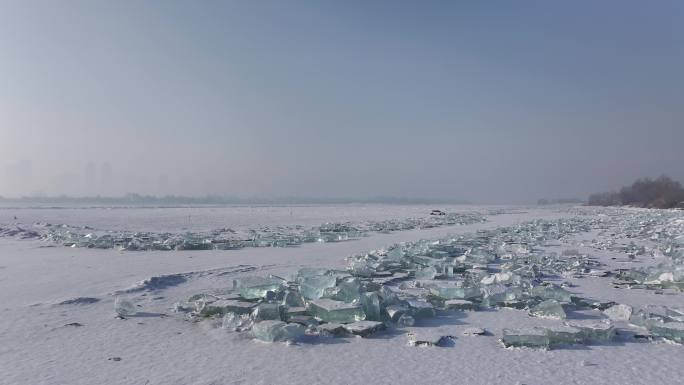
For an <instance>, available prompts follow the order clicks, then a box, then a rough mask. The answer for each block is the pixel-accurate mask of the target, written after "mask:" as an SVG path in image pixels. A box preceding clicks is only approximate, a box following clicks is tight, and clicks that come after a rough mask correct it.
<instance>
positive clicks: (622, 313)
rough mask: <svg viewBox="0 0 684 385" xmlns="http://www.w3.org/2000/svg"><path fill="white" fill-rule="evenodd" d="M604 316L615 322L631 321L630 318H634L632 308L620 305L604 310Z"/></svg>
mask: <svg viewBox="0 0 684 385" xmlns="http://www.w3.org/2000/svg"><path fill="white" fill-rule="evenodd" d="M603 314H605V315H606V316H607V317H608V318H610V319H611V320H613V321H629V318H630V317H631V316H632V307H631V306H629V305H625V304H619V305H615V306H612V307H610V308H608V309H606V310H604V311H603Z"/></svg>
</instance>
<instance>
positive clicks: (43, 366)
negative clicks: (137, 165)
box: [0, 205, 684, 385]
mask: <svg viewBox="0 0 684 385" xmlns="http://www.w3.org/2000/svg"><path fill="white" fill-rule="evenodd" d="M431 208H432V207H428V206H394V205H331V206H325V205H316V206H280V207H256V208H254V207H225V208H184V209H170V208H166V209H161V208H160V209H135V208H127V209H111V210H107V209H102V208H91V209H85V208H84V209H16V208H12V209H0V216H2V217H1V218H0V223H7V222H11V221H13V217H14V216H15V215H16V216H17V217H18V221H20V222H22V223H24V224H30V223H32V222H54V223H65V224H69V225H73V226H90V227H93V228H98V229H105V230H136V231H169V232H172V231H186V230H193V231H203V230H209V229H213V228H217V227H241V226H259V225H270V226H275V225H319V224H321V223H323V222H339V221H362V220H380V219H383V220H384V219H400V218H407V217H415V216H425V215H427V213H428V212H429V210H430V209H431ZM439 208H440V209H446V210H447V211H450V212H455V211H458V210H461V211H473V210H476V211H477V210H479V211H481V212H485V211H488V210H489V209H500V208H501V207H472V206H458V207H456V206H454V207H439ZM507 209H508V211H506V213H504V214H500V215H492V216H488V217H487V222H484V223H476V224H472V225H456V226H449V227H439V228H432V229H422V230H421V229H416V230H410V231H401V232H393V233H390V234H379V233H374V234H370V235H369V236H367V237H363V238H360V239H357V240H351V241H346V242H336V243H314V244H305V245H302V246H300V247H288V248H245V249H240V250H208V251H145V252H135V251H118V250H115V249H108V250H97V249H87V248H67V247H63V246H59V245H54V244H51V243H46V242H43V241H39V240H18V239H13V238H0V300H1V302H0V303H1V305H0V308H1V309H2V316H1V317H0V362H2V365H1V366H0V384H140V385H143V384H179V385H180V384H202V385H210V384H211V385H219V384H320V383H325V384H351V383H375V384H429V383H432V384H492V383H503V384H518V383H520V384H549V383H557V384H588V383H606V384H665V383H667V384H672V383H678V382H679V381H681V379H682V378H684V365H682V363H683V362H684V347H682V346H681V345H678V344H674V343H664V342H659V341H656V342H650V341H644V340H637V339H633V338H632V339H630V338H627V337H624V338H617V339H616V340H614V341H612V342H610V343H605V344H591V345H581V344H580V345H572V346H569V347H563V348H560V349H552V350H548V351H546V350H535V349H528V348H521V349H505V348H503V347H502V346H501V344H500V343H499V338H500V337H501V330H502V329H503V328H515V327H522V326H530V325H545V324H550V323H551V322H553V321H551V320H547V319H540V318H533V317H530V316H529V315H528V313H527V311H524V310H515V309H501V310H497V311H491V310H487V311H476V312H444V313H439V314H438V316H437V317H435V318H432V319H427V320H422V321H420V322H419V323H417V325H416V326H415V327H412V328H408V329H407V330H402V331H390V332H384V333H378V334H376V335H373V336H372V337H370V338H352V337H348V338H334V339H333V338H329V339H319V340H312V341H310V342H308V343H299V344H294V345H291V344H284V343H272V344H269V343H260V342H256V341H254V340H253V339H251V338H249V337H248V333H229V332H227V331H226V330H224V329H222V328H220V327H217V322H218V321H211V320H208V321H202V322H198V323H192V322H188V321H187V320H185V319H184V318H183V317H182V316H180V315H178V314H174V313H172V312H171V308H172V306H173V304H174V303H175V302H178V301H180V300H184V299H186V298H187V297H188V296H189V295H191V294H194V293H199V292H202V291H203V290H207V289H210V288H218V287H227V286H230V283H231V281H232V279H233V278H236V277H240V276H247V275H268V274H275V275H279V276H291V275H292V274H293V273H295V272H296V271H297V270H298V269H299V268H301V267H326V268H339V269H344V268H345V266H346V262H345V258H346V257H348V256H349V255H352V254H356V253H362V252H365V251H369V250H373V249H379V248H383V247H385V246H388V245H392V244H395V243H399V242H407V241H416V240H420V239H433V238H439V237H443V236H446V235H447V234H463V233H472V232H474V231H477V230H481V229H494V228H497V227H502V226H510V225H514V224H517V223H521V222H524V221H528V220H532V219H558V218H569V217H571V216H573V215H575V212H574V211H571V210H567V209H566V208H562V209H561V208H558V207H550V208H521V207H511V208H507ZM683 216H684V215H683ZM594 235H595V234H593V233H583V234H578V235H576V236H575V237H574V240H575V241H577V242H576V244H574V246H573V247H574V248H579V249H580V251H581V252H583V253H587V254H590V255H592V256H594V257H597V258H599V259H600V260H601V261H602V262H604V263H605V264H606V267H605V269H606V270H611V269H618V268H624V267H626V268H631V267H633V266H635V265H640V264H643V265H648V264H652V263H653V260H652V258H651V257H643V258H637V259H636V260H632V261H629V260H628V259H627V258H626V256H625V254H623V253H618V252H615V251H600V250H596V249H594V248H590V247H583V246H579V247H575V246H577V243H581V241H582V240H584V241H585V242H584V243H581V244H588V243H589V242H586V241H590V240H591V238H592V237H593V236H594ZM567 248H570V246H569V245H558V246H550V247H549V250H550V251H551V250H553V249H557V250H554V251H562V250H564V249H567ZM171 274H179V275H178V276H177V277H180V278H179V279H176V280H171V281H169V284H168V285H166V286H164V287H149V286H148V287H142V290H138V291H134V292H130V293H128V294H126V297H127V298H129V299H131V300H132V301H133V302H134V303H135V304H137V305H139V311H140V313H139V314H138V315H136V316H133V317H128V318H126V319H119V318H116V317H115V314H114V305H113V303H114V298H115V296H114V293H115V292H120V291H122V290H126V289H128V288H131V287H133V286H134V285H136V284H137V283H138V282H140V281H142V280H144V279H146V278H149V277H160V276H164V275H171ZM568 281H570V283H571V284H574V285H572V286H570V288H569V290H570V291H572V292H574V293H577V294H580V295H583V296H587V297H592V298H597V299H601V300H612V301H616V302H619V303H628V304H630V305H632V306H639V305H645V304H658V305H665V306H672V307H684V294H682V293H681V292H679V293H678V292H672V291H666V292H664V293H662V294H656V292H655V291H653V290H641V289H625V288H615V287H613V285H612V284H611V282H612V278H569V279H568ZM70 300H72V301H70ZM73 300H75V301H73ZM64 301H66V302H67V303H63V302H64ZM69 302H72V303H69ZM74 302H75V303H74ZM473 326H475V327H480V328H485V329H486V330H488V331H489V332H490V333H489V335H484V336H464V335H463V334H462V331H463V330H464V329H465V328H468V327H473ZM406 331H416V332H419V333H438V334H448V335H454V336H455V337H456V338H455V339H454V342H453V346H449V347H429V348H416V347H411V346H408V345H407V339H406V336H405V332H406Z"/></svg>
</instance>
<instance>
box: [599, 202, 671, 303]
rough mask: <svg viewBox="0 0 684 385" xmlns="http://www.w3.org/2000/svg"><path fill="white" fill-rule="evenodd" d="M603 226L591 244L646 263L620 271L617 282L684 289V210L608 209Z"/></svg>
mask: <svg viewBox="0 0 684 385" xmlns="http://www.w3.org/2000/svg"><path fill="white" fill-rule="evenodd" d="M602 215H603V217H604V220H603V226H602V227H603V228H602V230H601V231H599V233H598V234H597V235H596V236H595V237H594V239H593V240H592V242H591V246H592V247H594V248H597V249H601V250H611V251H615V252H618V253H621V254H625V255H626V256H627V258H628V259H627V260H628V261H632V262H642V263H644V262H646V263H647V264H648V265H647V266H645V267H639V268H637V267H635V268H631V269H623V270H620V271H619V272H618V273H617V274H616V278H617V279H616V281H615V284H616V285H619V286H623V287H629V288H644V289H654V290H660V289H677V290H683V289H684V212H683V211H681V210H634V209H632V210H625V209H610V210H609V209H606V210H604V212H603V213H602Z"/></svg>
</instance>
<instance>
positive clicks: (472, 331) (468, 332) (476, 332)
mask: <svg viewBox="0 0 684 385" xmlns="http://www.w3.org/2000/svg"><path fill="white" fill-rule="evenodd" d="M485 333H487V331H486V330H484V329H482V328H478V327H470V328H466V329H465V330H463V335H464V336H481V335H484V334H485Z"/></svg>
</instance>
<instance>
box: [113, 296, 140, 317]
mask: <svg viewBox="0 0 684 385" xmlns="http://www.w3.org/2000/svg"><path fill="white" fill-rule="evenodd" d="M114 311H115V312H116V314H118V315H119V316H121V317H126V316H132V315H135V314H136V313H137V312H138V310H137V309H136V308H135V305H134V304H133V302H131V301H129V300H127V299H124V298H122V297H116V298H115V299H114Z"/></svg>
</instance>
